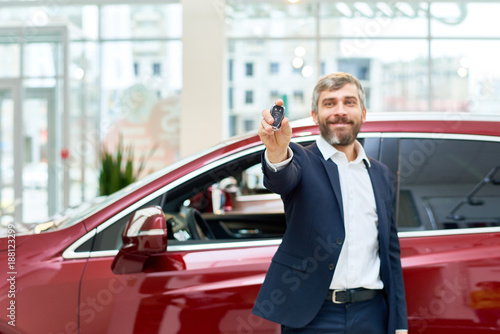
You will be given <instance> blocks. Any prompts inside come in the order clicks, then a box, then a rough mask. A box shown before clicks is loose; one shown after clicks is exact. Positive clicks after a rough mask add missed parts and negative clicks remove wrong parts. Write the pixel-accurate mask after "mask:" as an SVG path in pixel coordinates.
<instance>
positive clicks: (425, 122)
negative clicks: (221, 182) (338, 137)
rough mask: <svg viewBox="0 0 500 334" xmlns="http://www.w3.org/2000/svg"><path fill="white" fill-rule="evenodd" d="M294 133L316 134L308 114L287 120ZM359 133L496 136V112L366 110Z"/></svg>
mask: <svg viewBox="0 0 500 334" xmlns="http://www.w3.org/2000/svg"><path fill="white" fill-rule="evenodd" d="M290 125H291V126H292V128H293V130H294V135H295V136H301V135H303V134H304V133H310V134H317V133H318V129H317V125H315V124H314V122H313V120H312V118H311V117H308V118H304V119H300V120H296V121H293V122H290ZM361 132H411V133H417V132H420V133H457V134H474V135H488V136H500V114H479V113H468V112H373V113H370V112H368V113H367V114H366V123H364V124H363V126H362V128H361Z"/></svg>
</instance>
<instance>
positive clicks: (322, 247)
mask: <svg viewBox="0 0 500 334" xmlns="http://www.w3.org/2000/svg"><path fill="white" fill-rule="evenodd" d="M290 148H291V149H292V151H293V153H294V157H293V159H292V162H291V163H290V164H289V165H288V166H287V167H286V168H285V169H283V170H281V171H279V172H273V171H271V170H269V168H268V167H267V165H266V163H265V161H264V159H263V161H262V162H263V166H262V168H263V171H264V185H265V186H266V187H267V188H268V189H269V190H271V191H273V192H275V193H278V194H280V195H281V198H282V200H283V202H284V206H285V215H286V222H287V227H286V232H285V234H284V236H283V240H282V243H281V245H280V246H279V248H278V250H277V251H276V254H275V255H274V257H273V259H272V262H271V265H270V267H269V270H268V273H267V275H266V278H265V280H264V283H263V285H262V288H261V290H260V292H259V295H258V297H257V300H256V302H255V305H254V308H253V311H252V312H253V313H254V314H256V315H258V316H260V317H263V318H266V319H268V320H271V321H274V322H277V323H280V324H283V325H286V326H289V327H304V326H305V325H307V324H308V323H309V322H310V321H311V320H312V319H313V318H314V317H315V316H316V314H317V313H318V311H319V309H320V307H321V306H322V304H323V302H324V300H325V297H326V295H327V293H328V290H329V286H330V283H331V281H332V277H333V273H334V271H335V268H336V265H337V261H338V258H339V254H340V250H341V248H342V245H343V243H344V239H345V229H344V218H343V210H342V195H341V190H340V181H339V174H338V169H337V165H336V164H335V163H334V162H333V161H331V160H330V159H329V160H325V159H324V158H323V156H322V155H321V153H320V151H319V149H318V147H317V145H316V143H314V144H312V145H310V146H308V147H302V146H300V145H298V144H294V143H290ZM370 162H371V167H369V168H368V172H369V175H370V178H371V181H372V185H373V191H374V194H375V201H376V206H377V214H378V222H379V225H378V229H379V249H380V262H381V263H380V267H381V268H380V275H381V278H382V281H383V283H384V292H385V296H386V299H387V302H388V308H389V319H388V329H389V331H388V333H391V334H394V332H395V330H396V329H406V328H408V324H407V315H406V302H405V294H404V284H403V275H402V271H401V261H400V257H399V256H400V248H399V239H398V236H397V230H396V225H395V222H394V217H393V192H392V182H391V175H390V172H389V169H388V168H387V167H385V166H384V165H383V164H381V163H379V162H378V161H376V160H372V159H370Z"/></svg>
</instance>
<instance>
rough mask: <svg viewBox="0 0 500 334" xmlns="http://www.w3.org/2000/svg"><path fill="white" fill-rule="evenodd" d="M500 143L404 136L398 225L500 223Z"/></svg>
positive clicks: (442, 226)
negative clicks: (499, 206)
mask: <svg viewBox="0 0 500 334" xmlns="http://www.w3.org/2000/svg"><path fill="white" fill-rule="evenodd" d="M498 152H500V143H498V142H489V141H479V140H456V139H401V143H400V159H399V180H400V191H399V201H398V227H399V228H400V229H401V228H403V229H405V228H409V229H426V230H428V229H432V230H434V229H456V228H474V227H489V226H500V210H498V203H500V155H499V154H498Z"/></svg>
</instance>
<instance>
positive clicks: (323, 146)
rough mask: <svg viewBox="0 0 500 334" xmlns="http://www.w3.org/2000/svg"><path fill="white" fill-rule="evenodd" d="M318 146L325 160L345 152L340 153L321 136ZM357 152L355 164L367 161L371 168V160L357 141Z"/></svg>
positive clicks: (317, 141)
mask: <svg viewBox="0 0 500 334" xmlns="http://www.w3.org/2000/svg"><path fill="white" fill-rule="evenodd" d="M316 145H318V149H319V151H320V152H321V155H322V156H323V159H325V160H328V159H330V158H331V157H332V156H334V155H335V154H340V153H343V152H340V151H339V150H337V149H336V148H335V147H333V145H330V144H329V143H328V142H327V141H326V140H325V138H323V137H322V136H319V138H318V139H317V140H316ZM354 149H355V150H356V152H357V153H358V156H357V157H356V159H355V160H354V161H353V163H355V164H356V163H360V162H361V161H363V160H364V161H366V163H367V166H368V167H371V163H370V159H368V157H367V156H366V153H365V150H364V148H363V146H362V145H361V144H360V142H358V141H357V140H356V146H355V148H354Z"/></svg>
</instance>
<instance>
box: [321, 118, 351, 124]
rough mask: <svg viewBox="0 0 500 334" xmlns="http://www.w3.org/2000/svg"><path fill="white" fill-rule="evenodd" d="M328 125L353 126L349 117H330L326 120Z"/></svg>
mask: <svg viewBox="0 0 500 334" xmlns="http://www.w3.org/2000/svg"><path fill="white" fill-rule="evenodd" d="M327 122H328V123H329V124H354V122H353V121H352V120H351V119H349V117H344V116H338V117H332V118H330V119H328V120H327Z"/></svg>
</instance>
